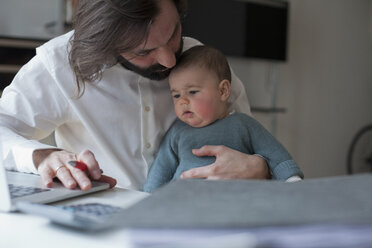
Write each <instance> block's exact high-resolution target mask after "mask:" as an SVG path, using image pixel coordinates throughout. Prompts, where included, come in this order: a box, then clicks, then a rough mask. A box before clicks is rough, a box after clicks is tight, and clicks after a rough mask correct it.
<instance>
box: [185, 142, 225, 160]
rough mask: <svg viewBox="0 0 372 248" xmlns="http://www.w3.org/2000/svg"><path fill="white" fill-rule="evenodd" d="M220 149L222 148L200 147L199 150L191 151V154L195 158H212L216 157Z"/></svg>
mask: <svg viewBox="0 0 372 248" xmlns="http://www.w3.org/2000/svg"><path fill="white" fill-rule="evenodd" d="M221 147H222V146H209V145H206V146H202V147H201V148H199V149H192V153H193V154H194V155H195V156H198V157H204V156H210V157H212V156H214V157H216V156H217V154H218V152H220V151H221Z"/></svg>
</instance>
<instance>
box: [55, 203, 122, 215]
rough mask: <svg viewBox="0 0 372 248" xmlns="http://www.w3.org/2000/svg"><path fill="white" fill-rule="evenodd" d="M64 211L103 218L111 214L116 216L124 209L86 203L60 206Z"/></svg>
mask: <svg viewBox="0 0 372 248" xmlns="http://www.w3.org/2000/svg"><path fill="white" fill-rule="evenodd" d="M60 208H62V209H63V210H67V211H71V212H74V213H77V214H88V215H93V216H97V217H102V216H106V215H110V214H115V213H118V212H120V211H122V210H123V209H122V208H120V207H114V206H111V205H107V204H101V203H86V204H78V205H69V206H60Z"/></svg>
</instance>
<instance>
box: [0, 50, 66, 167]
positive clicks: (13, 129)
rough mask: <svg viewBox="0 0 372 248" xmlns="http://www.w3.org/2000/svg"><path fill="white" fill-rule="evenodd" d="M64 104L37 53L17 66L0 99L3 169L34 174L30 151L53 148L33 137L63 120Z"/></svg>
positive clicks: (51, 130) (40, 137)
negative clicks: (20, 66) (17, 68)
mask: <svg viewBox="0 0 372 248" xmlns="http://www.w3.org/2000/svg"><path fill="white" fill-rule="evenodd" d="M67 106H68V105H67V103H66V100H65V99H64V97H63V96H62V95H61V94H60V93H59V90H58V88H57V87H56V85H55V83H54V81H53V79H52V77H51V76H50V74H49V73H48V71H47V70H46V68H45V66H44V65H43V63H42V62H41V61H40V58H39V57H38V56H35V57H34V58H33V59H31V60H30V61H29V62H28V63H27V64H26V65H25V66H23V67H22V68H21V70H20V71H19V72H18V73H17V75H16V76H15V78H14V80H13V82H12V83H11V84H10V85H9V86H8V87H6V88H5V89H4V91H3V94H2V96H1V98H0V134H1V137H0V142H2V147H3V153H2V154H3V158H2V159H3V161H4V165H5V167H6V168H7V169H10V170H18V171H22V172H30V173H37V170H36V168H35V166H34V163H33V159H32V154H33V152H34V150H35V149H47V148H54V147H52V146H49V145H46V144H42V143H40V142H38V141H37V140H40V139H43V138H45V137H47V136H48V135H49V134H50V133H52V132H53V131H54V129H55V128H56V127H57V126H59V125H61V124H62V123H63V119H64V115H65V114H66V108H67Z"/></svg>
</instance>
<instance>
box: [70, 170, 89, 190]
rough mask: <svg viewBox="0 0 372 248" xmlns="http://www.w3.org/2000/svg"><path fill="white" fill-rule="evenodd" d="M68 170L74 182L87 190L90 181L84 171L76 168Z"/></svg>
mask: <svg viewBox="0 0 372 248" xmlns="http://www.w3.org/2000/svg"><path fill="white" fill-rule="evenodd" d="M70 171H71V174H72V176H73V177H74V179H75V180H76V182H77V183H78V184H79V187H80V189H82V190H88V189H90V188H91V187H92V183H91V181H90V180H89V178H88V176H87V174H85V172H84V171H82V170H79V169H76V168H71V169H70Z"/></svg>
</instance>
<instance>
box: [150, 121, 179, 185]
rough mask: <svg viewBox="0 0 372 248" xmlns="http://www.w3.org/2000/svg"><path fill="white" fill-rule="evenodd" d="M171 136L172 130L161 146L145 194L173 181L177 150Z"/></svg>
mask: <svg viewBox="0 0 372 248" xmlns="http://www.w3.org/2000/svg"><path fill="white" fill-rule="evenodd" d="M171 136H172V128H171V129H170V130H169V131H168V133H167V134H166V136H165V138H164V140H163V141H162V143H161V144H160V148H159V151H158V153H157V155H156V157H155V160H154V162H153V164H152V165H151V168H150V171H149V174H148V176H147V180H146V183H145V185H144V187H143V191H145V192H153V191H155V190H156V189H157V188H159V187H160V186H162V185H164V184H166V183H168V182H169V181H171V180H172V178H173V176H174V174H175V172H176V170H177V167H178V156H177V150H175V149H173V148H174V146H173V144H172V137H171Z"/></svg>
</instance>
